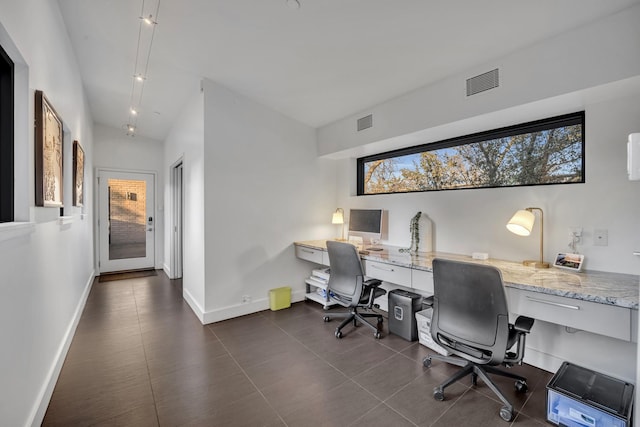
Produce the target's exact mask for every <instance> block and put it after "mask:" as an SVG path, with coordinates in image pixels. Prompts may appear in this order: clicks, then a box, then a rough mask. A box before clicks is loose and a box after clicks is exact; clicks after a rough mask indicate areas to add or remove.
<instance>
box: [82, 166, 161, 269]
mask: <svg viewBox="0 0 640 427" xmlns="http://www.w3.org/2000/svg"><path fill="white" fill-rule="evenodd" d="M112 172H115V173H125V174H127V173H131V174H146V175H153V188H152V192H153V199H154V205H153V210H152V212H153V218H154V231H153V233H154V245H153V259H154V261H153V268H156V263H157V252H158V250H157V245H158V238H157V236H158V233H157V232H156V229H157V226H158V223H159V221H158V207H157V206H158V174H157V172H156V171H150V170H136V169H117V168H108V167H96V168H95V169H94V183H93V184H94V194H95V197H94V198H93V199H94V212H96V215H95V216H94V218H95V219H94V223H93V234H94V254H95V260H94V263H95V270H96V274H97V275H99V274H100V272H101V270H100V227H99V221H100V185H99V178H100V175H101V173H112Z"/></svg>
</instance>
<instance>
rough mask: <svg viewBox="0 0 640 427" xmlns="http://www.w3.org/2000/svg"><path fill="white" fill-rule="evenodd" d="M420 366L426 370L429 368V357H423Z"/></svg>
mask: <svg viewBox="0 0 640 427" xmlns="http://www.w3.org/2000/svg"><path fill="white" fill-rule="evenodd" d="M422 365H423V366H424V367H425V368H428V367H429V366H431V358H430V357H429V356H427V357H425V358H424V360H422Z"/></svg>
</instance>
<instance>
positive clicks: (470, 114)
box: [318, 5, 640, 157]
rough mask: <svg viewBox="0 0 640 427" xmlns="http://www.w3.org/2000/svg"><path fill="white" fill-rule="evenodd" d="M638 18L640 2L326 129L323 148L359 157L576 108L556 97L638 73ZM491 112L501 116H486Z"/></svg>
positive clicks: (570, 99)
mask: <svg viewBox="0 0 640 427" xmlns="http://www.w3.org/2000/svg"><path fill="white" fill-rule="evenodd" d="M638 21H640V5H636V6H633V7H630V8H628V9H626V10H624V11H622V12H620V13H617V14H614V15H611V16H609V17H606V18H604V19H602V20H600V21H598V22H595V23H591V24H588V25H585V26H583V27H580V28H577V29H574V30H572V31H568V32H566V33H563V34H560V35H559V36H556V37H553V38H550V39H548V40H544V41H542V42H540V43H537V44H534V45H532V46H530V47H529V48H525V49H521V50H519V51H517V52H514V53H513V54H511V55H508V56H505V57H502V58H496V59H494V60H491V61H488V62H487V63H485V64H479V65H478V66H477V67H474V68H472V69H468V70H465V71H464V72H461V73H459V74H456V75H452V76H450V77H448V78H446V79H444V80H442V81H439V82H437V83H435V84H433V85H430V86H425V87H423V88H420V89H418V90H415V91H413V92H410V93H408V94H406V95H403V96H399V97H397V98H395V99H392V100H389V101H388V102H385V103H382V104H379V105H376V106H372V107H371V108H370V109H367V110H365V111H362V112H360V113H357V114H354V115H352V116H350V117H346V118H344V119H342V120H338V121H337V122H335V123H332V124H329V125H326V126H323V127H322V128H320V129H318V152H319V154H320V155H323V156H324V155H328V156H332V157H338V156H339V155H340V153H343V152H345V150H347V151H346V154H349V151H348V150H351V154H355V155H357V156H361V155H363V154H370V153H372V152H373V153H375V152H378V153H379V152H383V151H386V150H390V149H394V148H400V147H403V146H411V145H415V144H416V143H425V142H431V141H438V140H440V139H444V138H447V137H451V136H460V135H466V134H468V133H470V132H472V131H479V130H488V129H495V128H499V127H502V126H507V125H511V124H514V123H521V122H524V121H529V120H534V119H538V118H544V117H549V113H550V111H549V110H550V109H551V108H553V109H555V110H556V111H558V112H559V111H563V110H566V109H567V108H571V107H573V106H575V104H579V103H580V102H582V101H583V100H581V99H579V98H580V95H577V98H576V97H565V98H557V97H559V96H560V95H567V94H572V93H578V91H581V90H584V89H589V88H595V87H597V86H601V85H605V84H610V83H613V82H620V81H623V80H625V79H630V78H636V79H637V78H638V75H639V74H640V73H639V70H640V49H638V40H640V26H638V25H637V22H638ZM505 37H508V35H505ZM495 68H498V69H499V70H500V86H499V87H498V88H497V89H494V90H490V91H486V92H482V93H480V94H477V95H474V96H471V97H467V96H466V92H465V88H466V79H468V78H470V77H473V76H476V75H478V74H481V73H484V72H487V71H490V70H492V69H495ZM554 98H556V99H554ZM551 99H554V100H553V102H549V103H547V104H545V105H538V104H536V102H537V101H540V100H551ZM525 106H527V107H526V108H524V107H525ZM514 107H517V108H514ZM370 113H371V114H373V127H372V128H370V129H367V130H365V131H361V132H358V131H357V128H356V120H357V119H358V118H360V117H363V116H365V115H367V114H370ZM490 113H496V114H495V115H494V116H492V117H491V120H486V119H485V117H484V116H485V115H487V114H490ZM551 114H556V112H554V111H551ZM451 124H456V125H455V127H452V126H451ZM342 157H344V156H342Z"/></svg>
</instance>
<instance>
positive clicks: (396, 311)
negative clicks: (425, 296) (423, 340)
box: [389, 289, 422, 341]
mask: <svg viewBox="0 0 640 427" xmlns="http://www.w3.org/2000/svg"><path fill="white" fill-rule="evenodd" d="M420 310H422V295H419V294H416V293H413V292H409V291H405V290H402V289H394V290H392V291H389V332H390V333H392V334H395V335H398V336H400V337H402V338H404V339H405V340H407V341H415V340H417V339H418V328H417V325H416V313H417V312H419V311H420Z"/></svg>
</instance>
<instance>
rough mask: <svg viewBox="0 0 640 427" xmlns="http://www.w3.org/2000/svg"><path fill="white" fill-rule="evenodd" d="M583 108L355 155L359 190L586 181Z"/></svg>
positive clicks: (366, 192)
mask: <svg viewBox="0 0 640 427" xmlns="http://www.w3.org/2000/svg"><path fill="white" fill-rule="evenodd" d="M584 175H585V171H584V112H583V111H582V112H579V113H574V114H568V115H564V116H559V117H553V118H550V119H545V120H539V121H535V122H530V123H524V124H519V125H515V126H510V127H507V128H502V129H497V130H492V131H488V132H482V133H477V134H473V135H467V136H463V137H459V138H452V139H448V140H446V141H440V142H434V143H430V144H424V145H420V146H416V147H411V148H406V149H402V150H395V151H390V152H387V153H382V154H377V155H372V156H367V157H362V158H359V159H358V195H369V194H388V193H407V192H415V191H434V190H457V189H466V188H490V187H515V186H525V185H548V184H570V183H583V182H585V176H584Z"/></svg>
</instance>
